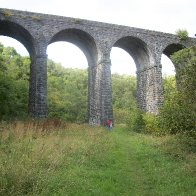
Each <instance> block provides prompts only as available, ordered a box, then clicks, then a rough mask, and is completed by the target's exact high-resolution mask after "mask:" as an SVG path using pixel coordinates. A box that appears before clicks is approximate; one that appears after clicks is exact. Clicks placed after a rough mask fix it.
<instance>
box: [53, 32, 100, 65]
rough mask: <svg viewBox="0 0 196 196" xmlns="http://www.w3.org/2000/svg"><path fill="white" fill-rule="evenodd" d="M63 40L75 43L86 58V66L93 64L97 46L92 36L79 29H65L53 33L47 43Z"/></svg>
mask: <svg viewBox="0 0 196 196" xmlns="http://www.w3.org/2000/svg"><path fill="white" fill-rule="evenodd" d="M58 41H65V42H70V43H72V44H74V45H76V46H77V47H78V48H80V49H81V50H82V52H83V53H84V55H85V56H86V58H87V61H88V66H94V65H95V64H96V61H97V47H96V43H95V40H94V38H93V37H92V36H91V35H90V34H88V33H87V32H84V31H82V30H80V29H75V28H71V29H65V30H61V31H60V32H58V33H57V34H55V35H54V36H53V37H52V39H51V40H50V42H49V44H51V43H54V42H58Z"/></svg>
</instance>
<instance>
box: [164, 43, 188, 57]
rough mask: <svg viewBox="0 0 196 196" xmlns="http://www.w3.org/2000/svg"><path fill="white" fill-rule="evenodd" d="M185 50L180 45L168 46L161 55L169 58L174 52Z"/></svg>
mask: <svg viewBox="0 0 196 196" xmlns="http://www.w3.org/2000/svg"><path fill="white" fill-rule="evenodd" d="M184 48H186V47H185V46H184V45H182V44H169V45H168V46H167V47H166V48H165V49H164V50H163V54H165V55H166V56H167V57H168V58H170V56H171V55H172V54H174V53H175V52H177V51H179V50H182V49H184Z"/></svg>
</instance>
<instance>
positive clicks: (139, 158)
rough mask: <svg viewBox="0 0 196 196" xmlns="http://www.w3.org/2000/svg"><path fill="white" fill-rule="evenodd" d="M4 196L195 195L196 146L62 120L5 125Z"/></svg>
mask: <svg viewBox="0 0 196 196" xmlns="http://www.w3.org/2000/svg"><path fill="white" fill-rule="evenodd" d="M0 130H1V131H0V141H1V143H0V155H1V159H0V169H1V172H0V195H141V196H143V195H182V196H183V195H184V196H185V195H190V196H191V195H195V194H196V192H195V177H196V176H195V174H196V173H195V146H194V145H195V143H194V140H193V139H191V138H186V137H182V136H177V135H176V136H164V137H156V136H150V135H144V134H139V133H135V132H130V131H127V130H126V128H123V127H116V128H115V129H113V131H108V130H106V129H104V128H98V127H90V126H88V125H76V124H65V123H63V122H62V121H58V120H50V121H49V120H48V121H40V122H35V121H28V122H24V121H23V122H20V121H16V122H13V123H10V124H7V123H5V122H2V123H1V124H0Z"/></svg>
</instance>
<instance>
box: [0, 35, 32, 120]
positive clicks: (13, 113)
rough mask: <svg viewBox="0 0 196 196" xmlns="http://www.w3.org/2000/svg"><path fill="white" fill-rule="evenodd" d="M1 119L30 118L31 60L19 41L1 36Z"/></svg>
mask: <svg viewBox="0 0 196 196" xmlns="http://www.w3.org/2000/svg"><path fill="white" fill-rule="evenodd" d="M0 44H2V45H3V46H1V47H2V48H1V50H0V58H1V66H0V75H1V76H0V78H1V79H0V86H1V88H0V89H1V90H0V97H1V98H2V99H1V101H0V108H1V111H0V119H1V118H2V119H6V118H9V119H10V118H23V117H27V116H28V107H29V77H30V62H31V61H30V58H29V53H28V51H27V50H26V48H25V46H24V45H22V43H21V42H19V41H18V40H16V39H14V38H11V37H8V36H0Z"/></svg>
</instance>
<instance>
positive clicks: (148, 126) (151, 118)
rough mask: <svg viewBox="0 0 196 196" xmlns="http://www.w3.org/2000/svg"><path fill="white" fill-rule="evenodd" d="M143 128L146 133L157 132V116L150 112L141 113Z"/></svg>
mask: <svg viewBox="0 0 196 196" xmlns="http://www.w3.org/2000/svg"><path fill="white" fill-rule="evenodd" d="M142 118H143V122H144V128H145V131H146V132H148V133H158V132H159V127H158V117H157V116H155V115H154V114H152V113H144V114H142Z"/></svg>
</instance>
